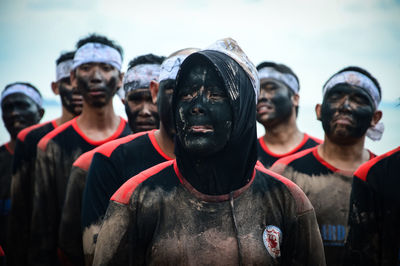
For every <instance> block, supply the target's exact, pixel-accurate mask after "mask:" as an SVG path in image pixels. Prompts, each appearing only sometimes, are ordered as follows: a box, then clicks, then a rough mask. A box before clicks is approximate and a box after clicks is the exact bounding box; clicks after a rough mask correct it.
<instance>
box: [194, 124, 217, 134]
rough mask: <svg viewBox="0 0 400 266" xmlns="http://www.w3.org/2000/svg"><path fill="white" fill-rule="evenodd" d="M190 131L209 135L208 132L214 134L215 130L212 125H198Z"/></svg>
mask: <svg viewBox="0 0 400 266" xmlns="http://www.w3.org/2000/svg"><path fill="white" fill-rule="evenodd" d="M190 131H192V132H196V133H208V132H214V128H213V127H212V126H210V125H196V126H191V127H190Z"/></svg>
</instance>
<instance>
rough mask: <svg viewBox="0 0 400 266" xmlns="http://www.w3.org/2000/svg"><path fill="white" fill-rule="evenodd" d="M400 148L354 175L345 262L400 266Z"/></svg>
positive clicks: (362, 167)
mask: <svg viewBox="0 0 400 266" xmlns="http://www.w3.org/2000/svg"><path fill="white" fill-rule="evenodd" d="M399 188H400V147H397V148H396V149H394V150H392V151H390V152H387V153H385V154H383V155H381V156H378V157H376V158H374V159H372V160H370V161H368V162H366V163H364V164H363V165H362V166H360V168H359V169H358V170H357V171H356V172H355V173H354V181H353V186H352V191H351V196H350V215H349V234H348V237H347V241H346V251H347V252H346V261H345V262H346V263H347V264H349V265H400V227H399V225H400V194H399Z"/></svg>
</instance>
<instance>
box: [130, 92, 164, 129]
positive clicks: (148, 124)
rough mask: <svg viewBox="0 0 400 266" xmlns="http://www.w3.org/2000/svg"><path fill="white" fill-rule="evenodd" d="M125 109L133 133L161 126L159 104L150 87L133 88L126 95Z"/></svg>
mask: <svg viewBox="0 0 400 266" xmlns="http://www.w3.org/2000/svg"><path fill="white" fill-rule="evenodd" d="M125 111H126V115H127V117H128V123H129V127H130V128H131V130H132V132H133V133H136V132H141V131H147V130H152V129H155V128H158V127H159V124H160V119H159V116H158V111H157V106H156V105H155V104H154V103H153V101H152V98H151V93H150V90H149V89H148V88H142V89H135V90H131V91H129V92H128V93H127V95H126V96H125Z"/></svg>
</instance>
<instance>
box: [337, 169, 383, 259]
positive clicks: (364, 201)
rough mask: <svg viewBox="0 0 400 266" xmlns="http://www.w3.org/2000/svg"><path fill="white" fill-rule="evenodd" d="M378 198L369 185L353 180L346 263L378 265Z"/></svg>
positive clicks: (355, 178)
mask: <svg viewBox="0 0 400 266" xmlns="http://www.w3.org/2000/svg"><path fill="white" fill-rule="evenodd" d="M377 201H378V198H377V197H376V196H375V195H374V193H373V191H372V189H370V187H369V186H368V184H367V183H366V182H364V181H362V180H360V179H358V178H357V177H354V179H353V185H352V191H351V195H350V213H349V233H348V236H347V240H346V244H345V247H346V253H345V262H346V263H350V264H352V265H353V264H354V265H378V264H379V261H380V260H379V256H380V251H379V247H380V243H379V239H380V237H379V230H378V228H379V224H378V220H377V218H378V216H379V211H378V210H377V208H376V204H377Z"/></svg>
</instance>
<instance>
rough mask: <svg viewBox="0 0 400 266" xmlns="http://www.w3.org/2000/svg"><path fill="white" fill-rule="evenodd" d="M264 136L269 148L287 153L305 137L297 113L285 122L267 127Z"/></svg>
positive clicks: (279, 152) (280, 152)
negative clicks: (300, 128)
mask: <svg viewBox="0 0 400 266" xmlns="http://www.w3.org/2000/svg"><path fill="white" fill-rule="evenodd" d="M264 128H265V135H264V137H263V139H264V142H265V144H266V145H267V147H268V149H269V150H270V151H272V152H273V153H276V154H285V153H288V152H290V151H292V150H293V149H294V148H296V147H297V146H298V145H299V144H300V143H301V141H302V140H303V138H304V134H303V133H302V132H300V130H299V129H298V127H297V123H296V116H295V114H293V115H292V117H290V118H289V120H287V121H286V122H285V123H281V124H278V125H276V126H275V127H273V128H267V127H265V126H264Z"/></svg>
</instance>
